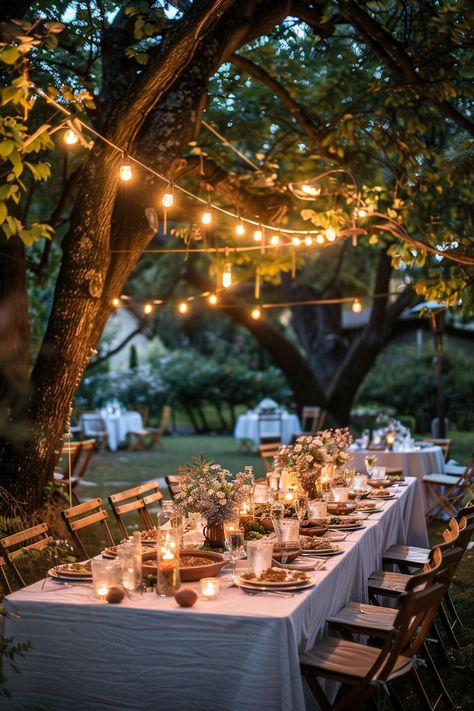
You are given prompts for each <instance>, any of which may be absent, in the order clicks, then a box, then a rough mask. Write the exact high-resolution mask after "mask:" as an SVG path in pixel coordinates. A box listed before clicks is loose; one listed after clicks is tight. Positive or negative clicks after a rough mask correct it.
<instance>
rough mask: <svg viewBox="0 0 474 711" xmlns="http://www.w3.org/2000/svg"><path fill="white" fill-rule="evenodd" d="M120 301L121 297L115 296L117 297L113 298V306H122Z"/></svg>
mask: <svg viewBox="0 0 474 711" xmlns="http://www.w3.org/2000/svg"><path fill="white" fill-rule="evenodd" d="M120 303H121V302H120V299H117V297H115V299H112V306H115V308H117V306H120Z"/></svg>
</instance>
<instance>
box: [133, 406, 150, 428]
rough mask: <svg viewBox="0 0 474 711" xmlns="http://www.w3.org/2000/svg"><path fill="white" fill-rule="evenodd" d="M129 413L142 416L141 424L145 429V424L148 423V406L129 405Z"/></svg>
mask: <svg viewBox="0 0 474 711" xmlns="http://www.w3.org/2000/svg"><path fill="white" fill-rule="evenodd" d="M130 411H131V412H138V413H139V414H140V415H141V416H142V421H143V424H144V425H145V427H146V424H147V422H148V416H149V414H150V408H149V406H148V405H131V406H130Z"/></svg>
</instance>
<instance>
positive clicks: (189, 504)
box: [175, 455, 254, 547]
mask: <svg viewBox="0 0 474 711" xmlns="http://www.w3.org/2000/svg"><path fill="white" fill-rule="evenodd" d="M178 472H179V474H180V475H181V479H180V489H181V490H180V492H179V494H177V495H176V499H175V501H176V507H177V509H178V510H179V512H180V513H182V514H184V515H187V514H190V513H200V514H202V515H203V516H205V517H206V519H207V526H206V527H205V528H204V535H205V537H206V539H207V542H208V543H210V545H211V547H221V546H223V545H224V522H225V521H227V520H228V519H230V518H233V517H234V516H235V515H236V513H238V511H239V510H240V507H241V505H242V504H243V502H244V501H245V500H246V499H248V498H249V497H250V495H251V493H252V489H253V485H254V477H253V474H248V473H245V474H244V473H243V472H239V473H238V474H236V475H235V476H233V475H232V474H231V472H230V471H229V470H228V469H224V467H222V466H221V465H220V464H214V463H213V462H206V461H205V460H204V458H203V457H202V455H201V457H195V458H194V463H193V464H190V465H187V466H184V467H179V469H178Z"/></svg>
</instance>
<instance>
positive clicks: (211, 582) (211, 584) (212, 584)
mask: <svg viewBox="0 0 474 711" xmlns="http://www.w3.org/2000/svg"><path fill="white" fill-rule="evenodd" d="M200 582H201V595H202V596H203V598H204V599H205V600H215V599H216V597H217V596H218V595H219V590H220V586H221V583H220V580H219V578H201V581H200Z"/></svg>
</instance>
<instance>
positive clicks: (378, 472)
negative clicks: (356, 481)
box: [371, 467, 387, 479]
mask: <svg viewBox="0 0 474 711" xmlns="http://www.w3.org/2000/svg"><path fill="white" fill-rule="evenodd" d="M386 471H387V467H372V476H371V479H385V474H386Z"/></svg>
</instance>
